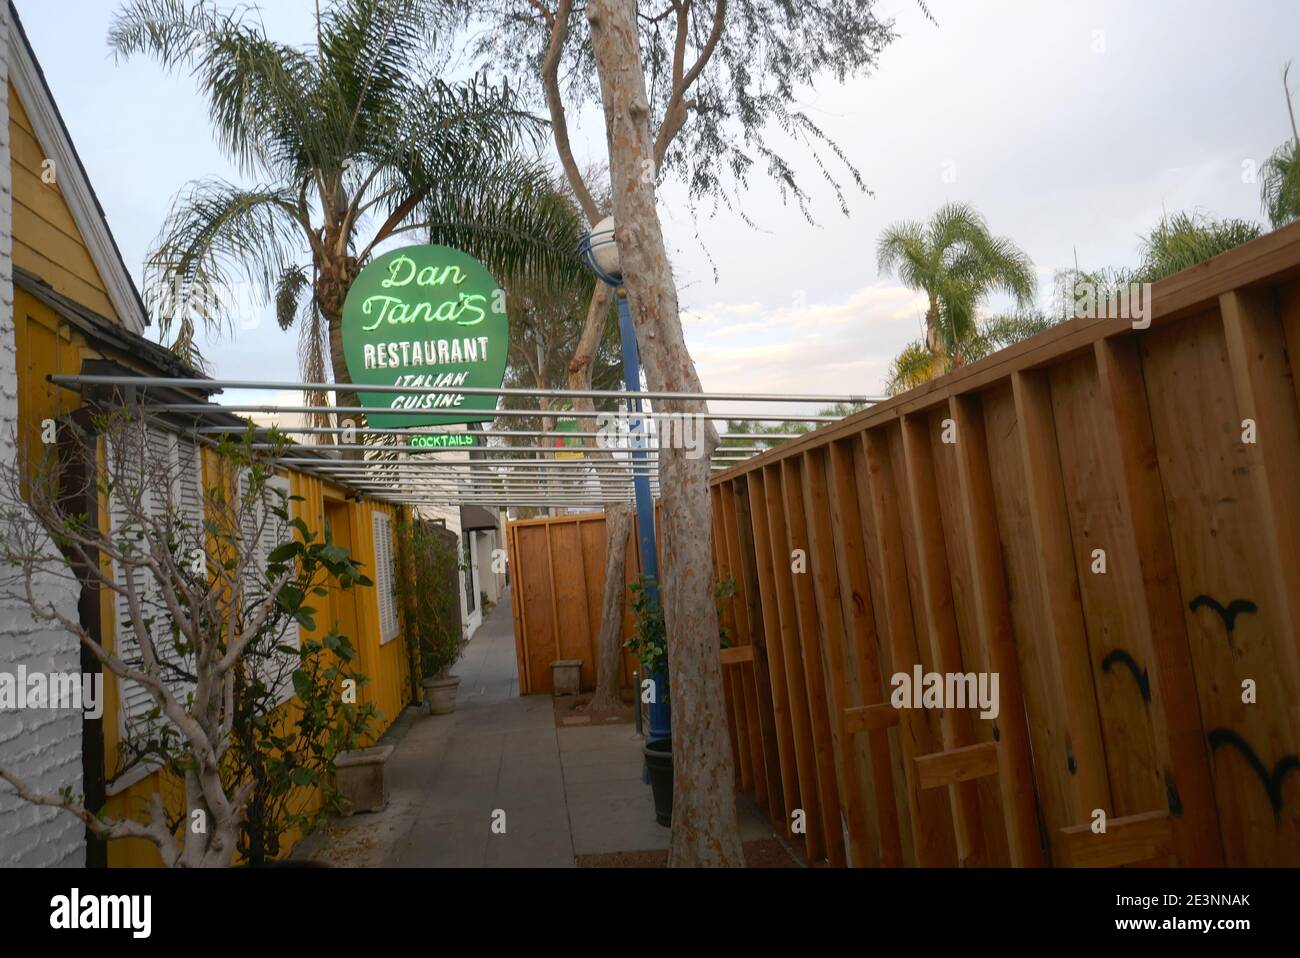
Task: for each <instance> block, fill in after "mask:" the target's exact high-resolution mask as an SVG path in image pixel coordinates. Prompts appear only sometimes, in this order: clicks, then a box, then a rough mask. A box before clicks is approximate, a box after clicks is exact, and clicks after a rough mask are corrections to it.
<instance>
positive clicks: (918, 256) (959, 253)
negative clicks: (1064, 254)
mask: <svg viewBox="0 0 1300 958" xmlns="http://www.w3.org/2000/svg"><path fill="white" fill-rule="evenodd" d="M876 259H877V264H878V266H879V268H880V271H881V272H882V273H885V274H890V273H897V275H898V278H899V279H900V280H902V282H903V283H904V284H905V285H906V286H908V287H909V288H911V289H915V290H923V291H924V292H925V294H926V295H927V296H928V297H929V305H928V307H927V309H926V313H925V344H924V345H925V348H926V349H927V350H928V351H929V352H930V354H931V355H932V356H935V357H938V356H940V355H941V354H946V355H947V356H949V357H951V358H952V362H953V364H955V365H960V364H961V363H962V362H964V361H965V344H966V341H967V340H968V339H969V338H970V337H971V336H973V335H974V334H975V332H976V321H975V310H976V308H977V307H978V306H979V304H980V303H981V302H982V301H983V300H984V298H985V297H986V296H988V295H989V294H990V293H993V292H999V291H1000V292H1005V293H1009V294H1010V295H1011V296H1013V297H1014V298H1015V301H1016V304H1017V306H1020V307H1026V306H1028V305H1029V304H1030V303H1031V302H1032V301H1033V296H1034V289H1035V280H1034V266H1033V263H1032V262H1031V261H1030V259H1029V257H1028V256H1027V255H1026V254H1025V253H1024V251H1023V250H1021V249H1020V247H1018V246H1016V244H1015V243H1013V242H1012V241H1011V240H1009V239H1006V238H1005V237H999V236H993V235H992V234H991V233H989V229H988V224H987V223H986V222H985V220H984V217H983V216H982V215H980V213H979V212H978V211H977V210H976V209H975V208H974V207H972V206H970V205H969V204H966V203H949V204H947V205H946V206H943V207H940V209H939V210H938V211H937V212H936V213H935V214H934V216H932V217H931V218H930V220H929V222H928V223H919V222H916V221H912V220H909V221H906V222H902V223H895V224H893V225H892V226H890V227H889V228H888V229H886V230H885V232H884V233H882V234H881V236H880V241H879V243H878V245H877V248H876Z"/></svg>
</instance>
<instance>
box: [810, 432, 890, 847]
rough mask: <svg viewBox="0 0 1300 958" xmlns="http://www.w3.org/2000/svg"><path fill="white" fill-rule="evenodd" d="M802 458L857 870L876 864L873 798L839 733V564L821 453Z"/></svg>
mask: <svg viewBox="0 0 1300 958" xmlns="http://www.w3.org/2000/svg"><path fill="white" fill-rule="evenodd" d="M802 458H803V468H802V480H803V503H804V509H805V512H806V521H807V531H808V546H809V562H808V573H809V575H811V576H812V580H813V597H814V600H815V602H816V606H817V619H818V621H819V622H820V623H821V632H820V642H818V641H816V640H814V642H813V643H812V644H813V645H815V646H817V658H818V659H819V660H820V663H821V668H822V675H823V680H824V684H825V689H826V696H827V700H828V706H829V713H830V714H829V718H830V732H831V741H832V742H833V743H834V745H835V755H836V763H835V765H836V780H837V784H838V786H839V796H840V808H841V811H842V813H843V815H844V818H845V820H846V822H847V825H848V834H849V852H850V857H851V860H852V864H854V865H857V866H863V865H867V864H875V863H876V862H877V861H878V860H879V856H878V854H877V853H876V852H875V851H874V850H873V842H872V840H871V835H870V825H869V824H868V818H871V819H874V818H875V815H874V812H873V809H872V808H871V806H872V805H873V804H874V794H873V793H871V792H870V791H869V790H868V789H867V787H866V785H865V784H864V782H865V778H866V776H865V763H864V762H863V756H862V751H861V743H860V742H859V741H857V739H856V737H855V736H853V735H849V734H847V733H846V732H845V731H844V730H843V728H842V725H843V721H844V710H845V709H846V708H848V706H849V704H850V701H849V693H848V677H847V675H846V666H845V659H846V656H845V653H844V647H845V645H846V644H847V643H848V638H847V634H846V630H845V624H844V601H843V598H842V596H841V590H840V583H839V562H838V561H837V557H836V545H835V541H834V535H833V533H832V532H831V512H830V502H829V499H828V496H827V491H826V463H825V453H823V452H822V451H821V450H817V451H815V452H810V453H805V454H804V456H803V457H802Z"/></svg>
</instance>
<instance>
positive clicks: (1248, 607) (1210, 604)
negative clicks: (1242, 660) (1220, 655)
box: [1187, 595, 1259, 652]
mask: <svg viewBox="0 0 1300 958" xmlns="http://www.w3.org/2000/svg"><path fill="white" fill-rule="evenodd" d="M1202 606H1204V607H1205V608H1207V609H1213V610H1214V611H1215V612H1217V613H1218V615H1219V618H1220V619H1222V620H1223V627H1224V628H1225V629H1226V630H1227V632H1228V648H1230V649H1232V651H1234V652H1236V651H1237V647H1236V646H1235V645H1233V644H1232V633H1233V630H1234V629H1236V627H1237V616H1239V615H1241V614H1243V613H1246V614H1250V613H1254V612H1258V611H1259V606H1257V605H1256V604H1255V603H1254V602H1251V601H1250V600H1249V599H1233V600H1232V601H1231V602H1229V603H1228V606H1227V608H1224V607H1223V606H1221V605H1220V604H1219V602H1218V600H1217V599H1215V598H1213V597H1212V596H1208V595H1198V596H1197V597H1196V598H1194V599H1192V601H1191V602H1189V603H1187V607H1188V608H1189V609H1191V610H1192V611H1193V612H1195V611H1196V610H1197V609H1199V608H1201V607H1202Z"/></svg>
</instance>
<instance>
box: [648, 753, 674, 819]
mask: <svg viewBox="0 0 1300 958" xmlns="http://www.w3.org/2000/svg"><path fill="white" fill-rule="evenodd" d="M641 753H642V754H643V755H644V756H645V765H646V769H647V770H648V771H649V772H650V791H651V792H653V793H654V797H655V821H657V822H658V823H659V824H660V825H662V826H664V828H667V827H668V826H669V825H671V824H672V823H673V740H672V739H670V738H661V739H658V740H656V741H653V742H646V744H645V745H643V746H642V747H641Z"/></svg>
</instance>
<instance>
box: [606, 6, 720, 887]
mask: <svg viewBox="0 0 1300 958" xmlns="http://www.w3.org/2000/svg"><path fill="white" fill-rule="evenodd" d="M587 19H588V20H590V21H591V35H592V47H593V50H594V53H595V57H596V69H597V72H598V73H599V75H600V88H601V99H602V101H603V103H604V108H605V127H606V132H607V135H608V139H609V164H610V180H611V185H612V187H613V199H614V222H615V223H617V224H618V232H617V240H618V251H619V257H620V259H621V261H622V269H623V276H624V280H625V282H626V285H627V292H628V297H629V300H630V304H631V307H632V317H633V321H634V323H635V325H636V331H637V343H638V345H639V347H640V350H641V360H642V363H643V364H644V367H645V371H646V380H647V382H648V383H649V386H650V389H651V390H655V391H659V390H663V391H681V392H699V391H700V381H699V377H698V376H697V375H696V372H695V365H694V363H693V362H692V361H691V357H690V354H689V352H688V351H687V349H686V340H685V336H684V335H683V332H682V323H681V316H680V315H679V312H678V304H677V289H676V287H675V285H674V284H673V279H672V273H671V271H670V268H669V264H668V254H667V250H666V249H665V247H664V239H663V230H662V228H661V226H660V223H659V214H658V211H657V210H656V209H655V189H654V179H655V178H654V159H653V157H654V153H653V140H652V138H651V136H650V104H649V100H648V98H647V96H646V90H645V74H644V73H643V72H642V67H641V55H640V49H639V45H638V39H637V28H636V27H637V25H636V3H635V0H592V2H590V3H589V4H588V6H587ZM657 405H658V406H659V407H660V408H663V409H666V411H668V412H670V413H680V414H689V415H698V414H701V413H704V412H705V411H706V410H705V406H704V403H702V402H699V401H688V402H660V403H657ZM703 432H704V442H703V444H702V446H703V449H702V452H703V455H702V456H700V457H699V458H694V459H692V458H688V457H687V455H686V450H682V449H671V450H670V449H663V448H661V449H660V453H659V481H660V489H661V490H662V492H661V502H660V509H661V520H662V521H661V533H662V536H663V554H664V557H665V559H666V562H665V565H666V567H667V572H666V575H665V576H664V581H663V589H662V601H663V609H664V625H665V627H666V629H667V633H668V669H669V683H670V685H669V701H670V702H671V703H672V721H673V826H672V845H671V849H670V851H669V857H668V863H669V865H670V866H688V867H689V866H701V865H705V866H707V865H712V866H741V865H743V864H744V855H743V852H742V849H741V844H740V830H739V827H738V825H737V822H736V793H735V780H734V777H733V776H734V770H733V764H732V758H731V746H730V742H729V740H728V737H727V726H726V721H727V720H726V717H725V715H724V714H723V712H724V710H723V695H722V666H721V663H720V662H719V659H718V615H717V609H716V608H715V606H714V604H713V594H712V586H713V582H712V580H713V570H712V542H711V529H712V514H711V513H712V510H711V506H710V503H709V490H708V479H709V461H710V458H711V456H712V454H713V450H714V449H716V448H717V445H718V434H717V432H716V431H715V430H714V429H713V427H712V425H711V424H709V423H708V421H707V420H705V421H704V430H703ZM700 451H701V450H698V449H697V450H696V452H697V453H698V452H700Z"/></svg>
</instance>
